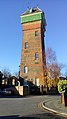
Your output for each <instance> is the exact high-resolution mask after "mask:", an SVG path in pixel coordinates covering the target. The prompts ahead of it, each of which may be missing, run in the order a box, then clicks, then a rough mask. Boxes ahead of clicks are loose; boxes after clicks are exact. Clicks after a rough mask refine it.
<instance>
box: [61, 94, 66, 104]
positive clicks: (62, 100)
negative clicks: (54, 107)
mask: <svg viewBox="0 0 67 119" xmlns="http://www.w3.org/2000/svg"><path fill="white" fill-rule="evenodd" d="M61 104H63V105H64V104H65V101H64V93H61Z"/></svg>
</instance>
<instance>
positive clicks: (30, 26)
mask: <svg viewBox="0 0 67 119" xmlns="http://www.w3.org/2000/svg"><path fill="white" fill-rule="evenodd" d="M22 27H23V39H22V54H21V63H20V76H21V77H27V80H28V79H30V78H31V79H33V82H34V78H39V83H40V85H44V70H43V56H42V55H43V48H42V40H44V38H43V35H42V34H43V27H42V23H41V21H36V22H30V23H25V24H23V26H22ZM35 31H38V36H35ZM25 42H28V44H29V47H28V48H27V49H25ZM35 53H38V54H39V59H38V60H35ZM25 65H26V66H27V67H28V73H27V74H26V73H24V66H25Z"/></svg>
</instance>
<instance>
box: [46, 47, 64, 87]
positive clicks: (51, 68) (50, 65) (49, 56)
mask: <svg viewBox="0 0 67 119" xmlns="http://www.w3.org/2000/svg"><path fill="white" fill-rule="evenodd" d="M62 67H63V64H59V63H57V57H56V53H55V51H54V50H53V49H51V48H48V49H47V51H46V73H47V75H46V79H47V86H48V87H49V88H51V87H56V86H57V84H58V81H59V76H60V75H61V69H62Z"/></svg>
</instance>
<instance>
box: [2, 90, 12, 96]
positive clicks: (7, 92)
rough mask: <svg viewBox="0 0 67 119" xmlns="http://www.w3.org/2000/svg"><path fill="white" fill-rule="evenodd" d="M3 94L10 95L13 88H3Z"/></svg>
mask: <svg viewBox="0 0 67 119" xmlns="http://www.w3.org/2000/svg"><path fill="white" fill-rule="evenodd" d="M1 94H3V95H10V94H11V90H9V89H3V90H2V91H1Z"/></svg>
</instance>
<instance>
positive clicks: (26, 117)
mask: <svg viewBox="0 0 67 119" xmlns="http://www.w3.org/2000/svg"><path fill="white" fill-rule="evenodd" d="M55 98H57V99H58V98H59V96H28V97H25V98H15V97H14V98H9V97H6V98H2V97H1V98H0V119H66V118H64V117H61V116H58V115H55V114H52V113H50V112H48V111H45V110H44V109H42V107H41V106H40V103H41V102H42V101H49V100H54V99H55Z"/></svg>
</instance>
